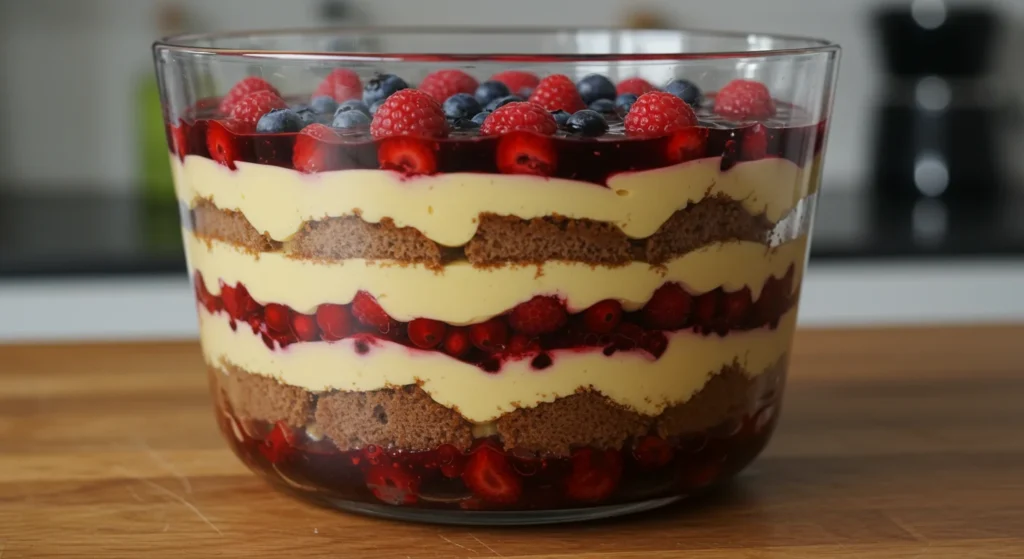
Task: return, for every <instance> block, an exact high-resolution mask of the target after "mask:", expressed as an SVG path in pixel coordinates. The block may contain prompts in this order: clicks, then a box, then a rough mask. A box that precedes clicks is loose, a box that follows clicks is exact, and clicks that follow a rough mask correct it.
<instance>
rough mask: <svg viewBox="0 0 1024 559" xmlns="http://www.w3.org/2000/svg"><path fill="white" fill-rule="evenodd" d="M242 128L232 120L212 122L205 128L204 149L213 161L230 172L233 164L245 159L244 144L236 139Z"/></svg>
mask: <svg viewBox="0 0 1024 559" xmlns="http://www.w3.org/2000/svg"><path fill="white" fill-rule="evenodd" d="M244 128H245V127H244V126H243V125H242V123H240V122H236V121H233V120H214V121H211V122H210V123H209V124H208V125H207V127H206V149H207V150H209V151H210V157H212V158H213V160H214V161H216V162H217V163H220V164H221V165H224V166H225V167H227V168H228V169H231V170H232V171H233V170H235V162H236V161H242V160H244V159H246V157H245V154H246V149H245V144H244V143H243V142H242V141H241V139H240V138H239V137H238V135H239V134H241V133H243V132H244Z"/></svg>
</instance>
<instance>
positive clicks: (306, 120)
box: [292, 105, 320, 128]
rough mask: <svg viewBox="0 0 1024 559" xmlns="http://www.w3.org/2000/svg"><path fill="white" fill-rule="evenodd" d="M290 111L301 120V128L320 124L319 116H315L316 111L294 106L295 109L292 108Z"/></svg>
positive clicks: (303, 106)
mask: <svg viewBox="0 0 1024 559" xmlns="http://www.w3.org/2000/svg"><path fill="white" fill-rule="evenodd" d="M292 110H293V111H295V114H297V115H299V118H300V119H302V127H303V128H305V127H307V126H309V125H310V124H316V123H317V122H320V115H318V114H316V111H314V110H313V109H311V108H310V107H307V106H305V105H296V106H295V107H292Z"/></svg>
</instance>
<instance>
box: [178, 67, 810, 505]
mask: <svg viewBox="0 0 1024 559" xmlns="http://www.w3.org/2000/svg"><path fill="white" fill-rule="evenodd" d="M409 81H411V80H409ZM409 81H407V78H404V77H401V76H397V75H390V74H385V75H376V76H373V77H371V78H369V79H366V80H364V79H361V77H360V76H359V75H358V74H356V73H355V72H352V71H349V70H345V69H337V70H334V71H333V72H331V73H330V74H329V75H328V76H327V77H326V78H324V80H323V82H322V83H320V85H319V86H318V87H317V88H316V90H315V91H314V92H313V94H312V95H308V94H307V95H301V94H300V95H296V96H292V95H282V94H281V92H280V91H279V90H278V89H277V87H276V86H275V85H274V84H271V83H269V82H268V81H266V80H263V79H261V78H256V77H250V78H246V79H244V80H242V81H241V82H239V83H238V84H236V85H235V86H234V88H232V89H231V91H230V92H229V93H228V94H227V95H226V96H224V97H223V98H219V99H213V100H208V101H203V102H200V103H198V104H196V105H195V106H194V107H192V108H191V109H190V110H189V112H188V113H187V114H184V115H181V116H180V118H177V119H175V120H173V121H172V122H170V123H169V125H168V141H169V143H170V145H171V147H172V165H173V170H174V176H175V183H176V188H177V195H178V198H179V201H180V203H181V204H182V207H183V223H184V226H185V227H184V229H185V231H184V237H185V245H186V249H187V254H188V261H189V265H190V270H191V273H192V274H193V277H194V285H195V293H196V299H197V307H198V312H199V322H200V332H201V340H202V348H203V354H204V356H205V359H206V362H207V364H208V367H209V375H210V380H211V384H212V386H213V388H214V392H215V394H216V401H217V406H218V410H219V415H218V416H219V417H220V419H221V426H222V429H223V430H224V432H225V434H226V436H227V437H228V438H229V439H230V440H231V441H232V444H233V447H234V449H235V451H236V452H237V453H238V454H239V455H240V456H241V457H242V458H243V459H244V460H245V461H246V463H247V464H249V465H250V466H251V467H252V468H254V469H255V470H257V471H259V472H262V473H264V474H265V475H266V476H267V477H268V478H270V479H272V480H273V481H275V482H277V483H279V484H282V485H284V486H286V487H288V488H290V489H291V490H293V491H297V492H300V493H303V494H305V495H307V496H311V497H313V498H323V499H334V500H337V501H343V502H350V503H376V504H387V505H398V506H403V507H419V508H434V509H451V510H475V511H481V510H482V511H488V510H494V511H510V510H512V511H515V510H552V509H566V508H575V507H592V506H602V505H613V504H621V503H635V502H641V501H645V500H650V499H660V498H671V497H678V496H684V495H687V494H690V493H692V492H695V491H697V490H700V489H701V488H704V487H707V486H709V485H711V484H713V483H714V482H716V481H718V480H720V479H724V478H726V477H728V476H730V475H732V474H733V473H735V472H736V471H738V470H739V469H741V468H742V467H743V466H744V465H745V464H746V463H748V462H749V461H750V460H751V459H753V457H754V456H755V455H756V454H757V453H758V452H759V451H760V449H761V448H762V447H763V446H764V444H765V442H766V441H767V438H768V436H769V433H770V431H771V429H772V427H773V425H774V423H775V420H776V417H777V411H778V406H779V399H780V397H781V388H782V383H783V380H784V376H785V370H786V362H787V357H788V353H789V348H790V342H791V339H792V336H793V330H794V326H795V322H796V307H797V298H798V292H799V286H800V283H801V277H802V274H803V270H804V262H805V257H806V253H807V225H808V220H809V213H810V210H811V207H812V206H813V202H814V198H815V192H816V190H817V184H818V178H819V174H820V165H821V152H822V148H823V145H822V144H823V139H824V130H825V124H824V122H822V121H815V120H814V119H812V118H810V117H809V116H808V115H807V114H805V112H804V111H803V110H802V109H801V108H800V107H798V106H793V105H789V104H786V103H784V102H782V101H779V100H776V99H773V97H772V95H771V92H770V91H769V89H768V88H767V87H766V86H765V85H763V84H761V83H758V82H754V81H747V80H736V81H733V82H731V83H728V84H727V85H725V86H724V87H722V88H721V89H719V90H718V91H717V92H713V93H711V92H705V91H702V90H701V88H700V87H699V84H696V83H691V82H689V81H686V80H674V81H672V82H670V83H668V84H665V85H664V86H663V87H660V88H659V87H656V86H655V85H652V84H651V83H648V82H647V81H645V80H643V79H641V78H638V77H632V78H626V79H622V80H620V81H618V83H614V82H613V81H612V80H610V79H608V78H607V77H605V76H602V75H598V74H593V75H588V76H586V77H584V78H582V79H581V80H579V81H578V82H576V83H574V82H573V81H572V80H571V79H569V78H568V77H567V76H564V75H560V74H551V75H547V76H536V75H533V74H530V73H527V72H522V71H506V72H501V73H499V74H497V75H494V76H491V77H490V78H489V79H486V80H484V81H482V82H480V81H478V78H477V77H474V76H471V75H469V74H468V73H466V72H464V71H462V70H456V69H452V70H441V71H437V72H433V73H431V74H429V75H427V76H425V77H424V78H423V79H422V80H420V82H419V84H418V85H417V86H415V87H412V86H410V85H409Z"/></svg>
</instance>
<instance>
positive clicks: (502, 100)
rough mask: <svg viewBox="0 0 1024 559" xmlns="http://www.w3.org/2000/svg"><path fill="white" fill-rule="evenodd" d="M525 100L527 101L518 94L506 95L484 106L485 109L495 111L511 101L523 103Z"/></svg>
mask: <svg viewBox="0 0 1024 559" xmlns="http://www.w3.org/2000/svg"><path fill="white" fill-rule="evenodd" d="M523 101H526V99H523V98H522V97H520V96H518V95H506V96H504V97H498V98H497V99H495V100H493V101H491V102H490V103H487V106H486V107H484V110H487V111H491V112H493V111H496V110H498V109H499V108H501V107H504V106H505V105H508V104H509V103H522V102H523Z"/></svg>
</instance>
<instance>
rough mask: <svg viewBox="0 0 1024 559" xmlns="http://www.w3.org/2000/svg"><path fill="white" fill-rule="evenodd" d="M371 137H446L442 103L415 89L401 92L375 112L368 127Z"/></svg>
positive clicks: (446, 131)
mask: <svg viewBox="0 0 1024 559" xmlns="http://www.w3.org/2000/svg"><path fill="white" fill-rule="evenodd" d="M370 133H371V134H373V137H374V138H378V139H380V138H388V137H391V136H425V137H428V138H443V137H445V136H447V135H448V120H447V119H445V117H444V111H443V110H442V109H441V104H440V103H438V102H437V101H435V100H434V99H433V97H431V96H430V95H427V94H426V93H424V92H422V91H419V90H417V89H403V90H400V91H398V92H396V93H394V94H393V95H392V96H391V97H388V99H387V101H384V104H383V105H381V106H380V108H379V109H377V114H375V115H373V122H372V123H371V124H370Z"/></svg>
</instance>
